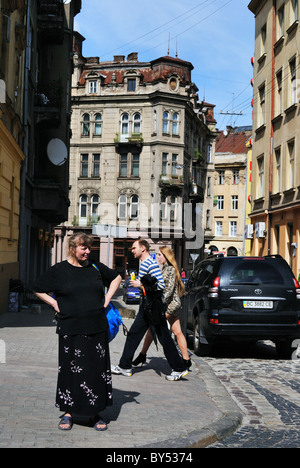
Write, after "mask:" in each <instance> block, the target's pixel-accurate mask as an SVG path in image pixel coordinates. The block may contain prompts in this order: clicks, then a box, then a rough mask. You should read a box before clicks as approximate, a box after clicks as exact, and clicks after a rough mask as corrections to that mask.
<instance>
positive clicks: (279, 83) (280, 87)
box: [276, 70, 282, 115]
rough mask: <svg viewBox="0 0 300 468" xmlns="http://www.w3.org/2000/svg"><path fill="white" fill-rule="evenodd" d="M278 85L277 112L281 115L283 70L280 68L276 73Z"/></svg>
mask: <svg viewBox="0 0 300 468" xmlns="http://www.w3.org/2000/svg"><path fill="white" fill-rule="evenodd" d="M276 86H277V102H276V114H277V115H280V114H281V112H282V70H279V72H277V74H276Z"/></svg>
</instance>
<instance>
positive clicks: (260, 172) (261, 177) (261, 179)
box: [257, 156, 264, 198]
mask: <svg viewBox="0 0 300 468" xmlns="http://www.w3.org/2000/svg"><path fill="white" fill-rule="evenodd" d="M257 167H258V187H257V198H261V197H263V196H264V157H263V156H262V157H260V158H258V160H257Z"/></svg>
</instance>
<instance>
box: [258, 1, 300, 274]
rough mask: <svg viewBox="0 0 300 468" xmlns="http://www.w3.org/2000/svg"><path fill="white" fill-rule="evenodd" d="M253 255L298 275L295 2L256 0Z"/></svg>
mask: <svg viewBox="0 0 300 468" xmlns="http://www.w3.org/2000/svg"><path fill="white" fill-rule="evenodd" d="M249 9H250V10H251V11H252V12H253V13H254V15H255V29H256V32H255V57H254V77H253V82H254V86H253V161H252V191H251V196H252V211H251V215H250V216H251V222H252V225H253V229H254V238H253V242H252V250H251V253H252V255H276V254H279V255H281V256H282V257H283V258H284V259H285V260H286V261H287V263H288V264H289V265H290V267H291V268H292V270H293V272H294V274H295V276H296V277H298V275H299V273H300V253H299V252H300V243H299V242H300V239H299V231H300V218H299V213H300V153H299V144H300V125H299V122H300V120H299V119H300V112H299V111H300V107H299V106H300V104H299V97H300V96H299V78H300V75H299V63H300V55H299V47H298V44H299V39H300V25H299V8H298V2H296V1H293V0H278V1H277V2H273V1H272V0H264V1H261V0H259V1H258V0H252V1H251V2H250V4H249Z"/></svg>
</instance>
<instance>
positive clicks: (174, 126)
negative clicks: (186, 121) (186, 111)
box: [172, 112, 179, 135]
mask: <svg viewBox="0 0 300 468" xmlns="http://www.w3.org/2000/svg"><path fill="white" fill-rule="evenodd" d="M178 134H179V115H178V113H177V112H174V114H173V122H172V135H178Z"/></svg>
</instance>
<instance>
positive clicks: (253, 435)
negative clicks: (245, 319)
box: [204, 342, 300, 448]
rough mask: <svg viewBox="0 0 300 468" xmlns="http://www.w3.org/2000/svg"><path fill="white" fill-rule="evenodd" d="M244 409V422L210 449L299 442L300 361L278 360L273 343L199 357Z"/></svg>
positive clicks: (262, 446) (268, 446)
mask: <svg viewBox="0 0 300 468" xmlns="http://www.w3.org/2000/svg"><path fill="white" fill-rule="evenodd" d="M204 360H205V361H206V363H207V364H208V365H209V366H210V367H211V368H212V369H213V371H214V373H215V374H216V376H217V377H218V378H219V380H220V381H221V382H222V383H223V385H224V386H225V388H226V389H227V390H228V392H229V393H230V395H231V397H232V398H233V399H234V401H235V402H236V403H237V404H238V406H239V407H240V409H241V410H242V411H243V413H244V415H245V416H244V420H243V425H242V426H241V428H240V429H239V430H238V431H237V432H236V433H235V434H233V435H232V436H230V437H228V438H226V439H225V440H223V441H221V442H218V443H215V444H213V445H211V446H210V447H213V448H226V447H227V448H272V447H274V448H296V447H299V446H300V392H299V390H300V362H299V361H281V360H278V359H277V355H276V351H275V348H274V346H273V345H272V343H270V342H264V343H259V344H258V345H257V346H252V347H249V348H248V349H245V348H244V349H243V350H241V349H236V350H234V348H232V349H231V350H230V351H229V352H228V353H226V356H225V355H224V352H223V354H222V353H221V352H220V354H219V355H218V356H217V357H216V358H204Z"/></svg>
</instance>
